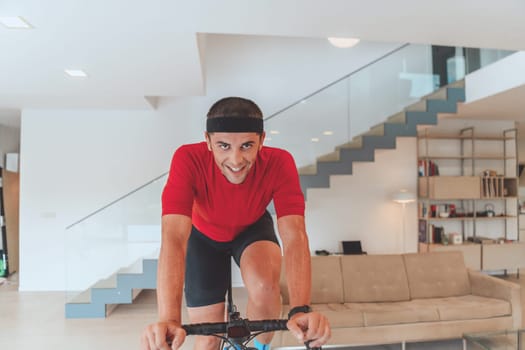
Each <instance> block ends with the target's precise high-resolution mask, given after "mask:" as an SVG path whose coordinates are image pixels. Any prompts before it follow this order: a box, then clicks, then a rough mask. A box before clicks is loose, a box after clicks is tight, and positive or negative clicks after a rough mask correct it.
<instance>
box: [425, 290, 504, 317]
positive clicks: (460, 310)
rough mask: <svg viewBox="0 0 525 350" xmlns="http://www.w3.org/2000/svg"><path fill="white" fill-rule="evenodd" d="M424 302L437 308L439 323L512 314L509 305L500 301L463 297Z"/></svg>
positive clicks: (474, 296) (470, 296) (479, 297)
mask: <svg viewBox="0 0 525 350" xmlns="http://www.w3.org/2000/svg"><path fill="white" fill-rule="evenodd" d="M425 300H426V301H428V302H429V303H432V304H433V305H435V306H436V307H437V309H438V311H439V317H440V320H441V321H453V320H473V319H484V318H492V317H501V316H507V315H511V314H512V310H511V306H510V303H509V302H508V301H506V300H501V299H494V298H485V297H481V296H476V295H464V296H459V297H448V298H437V299H425Z"/></svg>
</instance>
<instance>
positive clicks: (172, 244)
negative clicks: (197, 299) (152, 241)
mask: <svg viewBox="0 0 525 350" xmlns="http://www.w3.org/2000/svg"><path fill="white" fill-rule="evenodd" d="M190 232H191V219H190V218H188V217H186V216H182V215H167V216H163V217H162V243H161V249H160V256H159V263H158V268H157V304H158V312H159V320H160V321H175V322H178V323H180V322H181V304H182V287H183V285H184V272H185V265H186V264H185V260H186V246H187V242H188V237H189V235H190Z"/></svg>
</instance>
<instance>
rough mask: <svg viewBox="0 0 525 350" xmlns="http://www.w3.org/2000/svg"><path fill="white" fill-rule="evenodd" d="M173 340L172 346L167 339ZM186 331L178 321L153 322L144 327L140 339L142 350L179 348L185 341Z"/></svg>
mask: <svg viewBox="0 0 525 350" xmlns="http://www.w3.org/2000/svg"><path fill="white" fill-rule="evenodd" d="M168 339H169V340H170V341H171V347H170V346H169V345H168V343H167V340H168ZM184 339H186V332H185V331H184V329H182V328H181V326H180V324H178V323H176V322H173V321H171V322H157V323H152V324H150V325H149V326H147V327H146V328H145V329H144V332H142V337H141V339H140V342H141V349H142V350H177V349H178V348H180V347H181V346H182V343H184Z"/></svg>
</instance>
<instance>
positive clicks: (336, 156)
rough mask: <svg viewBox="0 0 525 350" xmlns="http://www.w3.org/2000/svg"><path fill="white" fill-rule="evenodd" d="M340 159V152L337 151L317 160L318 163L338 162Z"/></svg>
mask: <svg viewBox="0 0 525 350" xmlns="http://www.w3.org/2000/svg"><path fill="white" fill-rule="evenodd" d="M339 158H340V156H339V151H335V152H332V153H328V154H324V155H322V156H320V157H318V158H317V161H318V162H336V161H338V160H339Z"/></svg>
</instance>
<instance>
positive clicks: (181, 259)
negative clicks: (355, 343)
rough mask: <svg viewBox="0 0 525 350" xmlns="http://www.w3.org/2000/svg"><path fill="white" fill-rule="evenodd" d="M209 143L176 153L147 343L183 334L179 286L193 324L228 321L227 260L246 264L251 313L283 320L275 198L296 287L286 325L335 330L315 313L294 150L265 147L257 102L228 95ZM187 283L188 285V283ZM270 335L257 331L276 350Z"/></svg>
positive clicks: (317, 341) (201, 342)
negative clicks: (155, 317)
mask: <svg viewBox="0 0 525 350" xmlns="http://www.w3.org/2000/svg"><path fill="white" fill-rule="evenodd" d="M206 125H207V126H206V133H205V139H206V142H201V143H197V144H191V145H184V146H182V147H180V148H179V149H178V150H177V151H176V152H175V154H174V156H173V159H172V163H171V168H170V174H169V176H168V181H167V183H166V186H165V188H164V191H163V194H162V244H161V251H160V257H159V265H158V266H159V267H158V281H157V298H158V309H159V321H158V322H157V323H154V324H152V325H149V326H148V327H147V328H146V329H145V331H144V333H143V336H142V349H143V350H154V349H163V350H164V349H170V348H169V346H168V345H167V343H166V338H170V339H172V340H173V342H172V349H177V348H179V347H180V346H181V345H182V343H183V342H184V339H185V335H186V334H185V332H184V330H183V329H182V328H181V327H180V326H181V300H182V286H183V284H184V292H185V296H186V304H187V307H188V314H189V317H190V321H191V323H202V322H224V320H225V301H224V299H225V294H226V291H227V289H228V286H229V283H230V282H229V281H230V268H229V266H230V259H231V257H233V258H234V259H235V261H236V263H237V264H238V265H239V266H240V270H241V274H242V278H243V281H244V284H245V286H246V288H247V291H248V304H247V310H246V316H247V318H248V319H250V320H260V319H275V318H279V316H280V312H281V301H280V294H279V276H280V272H281V248H280V247H279V243H278V240H277V238H276V235H275V232H274V225H273V220H272V218H271V216H270V214H269V213H268V212H267V211H266V207H267V206H268V204H269V203H270V201H271V200H272V199H273V201H274V206H275V210H276V214H277V227H278V231H279V235H280V238H281V241H282V244H283V253H284V254H283V256H284V263H285V268H286V271H287V279H288V280H287V282H288V289H289V294H290V306H291V307H292V309H291V311H290V313H289V321H288V323H287V327H288V329H289V330H290V331H291V332H292V333H293V334H294V335H295V336H296V337H297V339H298V340H299V341H301V342H305V341H307V340H311V341H312V342H311V343H310V346H312V347H318V346H321V345H322V344H324V343H326V341H327V340H328V338H329V337H330V327H329V324H328V321H327V319H326V318H325V317H324V316H323V315H321V314H319V313H317V312H310V311H311V310H310V309H309V306H308V304H309V302H310V287H311V276H310V273H311V272H310V253H309V247H308V238H307V235H306V230H305V222H304V197H303V194H302V192H301V188H300V185H299V176H298V174H297V168H296V166H295V163H294V161H293V159H292V156H291V155H290V154H289V153H288V152H286V151H284V150H281V149H277V148H271V147H263V141H264V137H265V133H264V129H263V116H262V112H261V111H260V109H259V107H258V106H257V105H256V104H255V103H254V102H252V101H250V100H247V99H243V98H239V97H229V98H224V99H222V100H219V101H217V102H216V103H215V104H214V105H213V106H212V107H211V108H210V111H209V112H208V118H207V123H206ZM183 281H184V283H183ZM272 336H273V334H271V333H266V334H261V335H259V336H258V337H257V339H256V342H255V345H256V347H257V348H258V349H261V350H266V349H269V345H268V344H269V343H270V341H271V339H272ZM218 347H219V340H218V339H217V338H216V337H210V336H208V337H206V336H198V337H196V339H195V348H196V349H199V350H202V349H213V350H216V349H218Z"/></svg>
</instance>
